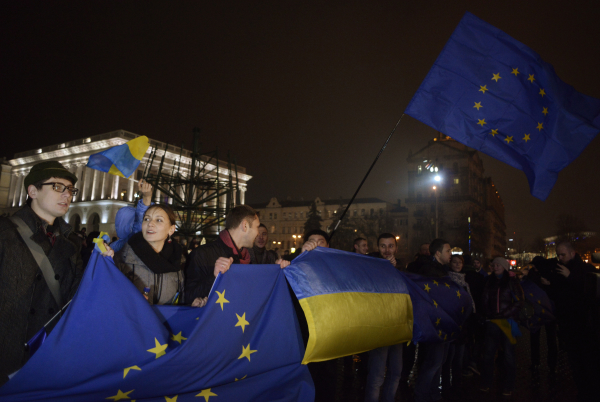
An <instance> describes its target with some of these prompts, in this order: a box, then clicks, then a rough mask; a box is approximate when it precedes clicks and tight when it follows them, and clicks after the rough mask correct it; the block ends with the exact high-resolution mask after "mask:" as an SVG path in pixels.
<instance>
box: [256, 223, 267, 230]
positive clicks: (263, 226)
mask: <svg viewBox="0 0 600 402" xmlns="http://www.w3.org/2000/svg"><path fill="white" fill-rule="evenodd" d="M258 227H259V228H265V229H266V230H267V232H268V231H269V229H267V227H266V226H265V224H264V223H261V224H260V225H258Z"/></svg>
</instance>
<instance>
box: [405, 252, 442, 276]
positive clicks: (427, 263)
mask: <svg viewBox="0 0 600 402" xmlns="http://www.w3.org/2000/svg"><path fill="white" fill-rule="evenodd" d="M448 270H449V269H448V267H447V266H445V265H442V264H440V263H439V262H438V261H437V260H436V259H435V258H433V257H431V256H428V255H422V256H420V257H419V258H418V259H417V260H416V261H413V262H411V263H410V264H408V267H407V268H406V271H407V272H412V273H413V274H418V275H422V276H427V277H430V278H441V277H443V276H447V275H448Z"/></svg>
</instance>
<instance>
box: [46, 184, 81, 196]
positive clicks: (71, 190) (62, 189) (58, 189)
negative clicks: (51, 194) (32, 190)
mask: <svg viewBox="0 0 600 402" xmlns="http://www.w3.org/2000/svg"><path fill="white" fill-rule="evenodd" d="M42 186H52V190H54V191H56V192H57V193H64V192H65V190H69V193H71V195H72V196H73V197H75V196H76V195H77V193H79V189H78V188H75V187H67V186H65V185H64V184H62V183H44V184H42Z"/></svg>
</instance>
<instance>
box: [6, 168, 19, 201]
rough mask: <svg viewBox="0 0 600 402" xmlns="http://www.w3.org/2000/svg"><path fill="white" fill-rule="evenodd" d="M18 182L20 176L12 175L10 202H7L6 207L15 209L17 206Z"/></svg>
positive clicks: (9, 191) (9, 193)
mask: <svg viewBox="0 0 600 402" xmlns="http://www.w3.org/2000/svg"><path fill="white" fill-rule="evenodd" d="M18 181H19V176H18V175H16V174H14V173H13V174H11V175H10V188H9V190H8V200H7V202H6V205H7V206H9V207H13V206H14V205H15V193H16V189H17V185H18V183H17V182H18Z"/></svg>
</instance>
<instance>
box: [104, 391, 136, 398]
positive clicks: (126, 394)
mask: <svg viewBox="0 0 600 402" xmlns="http://www.w3.org/2000/svg"><path fill="white" fill-rule="evenodd" d="M133 391H135V389H132V390H131V391H128V392H123V391H121V390H119V391H117V395H114V396H109V397H108V398H106V399H112V400H113V401H120V400H121V399H131V398H130V397H129V394H131V393H132V392H133Z"/></svg>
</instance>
